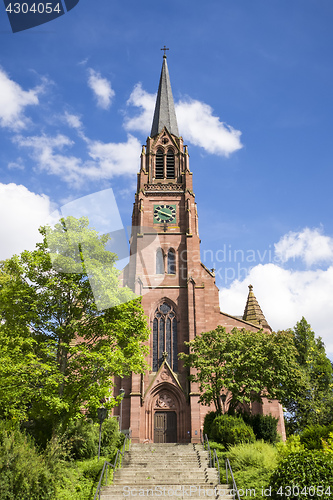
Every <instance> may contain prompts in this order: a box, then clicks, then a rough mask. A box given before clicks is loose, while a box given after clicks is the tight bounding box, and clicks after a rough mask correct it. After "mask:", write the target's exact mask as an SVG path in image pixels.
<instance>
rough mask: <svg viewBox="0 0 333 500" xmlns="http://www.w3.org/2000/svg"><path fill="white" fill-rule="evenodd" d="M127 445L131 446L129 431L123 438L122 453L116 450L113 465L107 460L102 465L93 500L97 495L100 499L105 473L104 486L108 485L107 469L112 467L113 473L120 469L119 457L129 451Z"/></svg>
mask: <svg viewBox="0 0 333 500" xmlns="http://www.w3.org/2000/svg"><path fill="white" fill-rule="evenodd" d="M127 443H128V444H129V446H130V444H131V431H130V433H129V435H126V436H125V441H124V444H123V449H122V451H120V449H118V450H117V454H116V458H115V459H114V462H113V464H111V463H110V462H108V461H107V460H105V462H104V465H103V469H102V472H101V475H100V478H99V482H98V485H97V489H96V493H95V496H94V500H96V499H97V495H98V500H100V498H101V487H102V482H103V477H104V473H105V484H106V485H107V483H108V467H112V468H113V471H115V470H116V469H117V466H119V467H121V462H122V461H120V457H122V458H124V456H125V452H126V451H129V448H128V450H126V445H127ZM118 459H119V464H118Z"/></svg>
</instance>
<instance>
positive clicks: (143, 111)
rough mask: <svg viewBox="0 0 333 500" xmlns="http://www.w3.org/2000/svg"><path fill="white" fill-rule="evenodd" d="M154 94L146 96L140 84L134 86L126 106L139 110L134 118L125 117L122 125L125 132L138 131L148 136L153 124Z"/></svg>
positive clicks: (146, 93)
mask: <svg viewBox="0 0 333 500" xmlns="http://www.w3.org/2000/svg"><path fill="white" fill-rule="evenodd" d="M155 101H156V94H148V92H146V91H145V90H143V88H142V85H141V83H138V84H137V85H135V87H134V90H133V92H132V93H131V95H130V97H129V99H128V101H127V105H128V106H130V105H131V106H135V107H137V108H140V114H139V115H137V116H135V117H134V118H129V117H127V118H126V120H125V123H124V127H125V129H126V130H131V131H139V132H142V133H143V134H147V135H148V134H149V133H150V129H151V126H152V122H153V114H154V109H155Z"/></svg>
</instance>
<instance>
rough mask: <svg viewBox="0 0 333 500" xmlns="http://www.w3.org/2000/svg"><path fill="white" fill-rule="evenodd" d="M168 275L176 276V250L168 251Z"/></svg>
mask: <svg viewBox="0 0 333 500" xmlns="http://www.w3.org/2000/svg"><path fill="white" fill-rule="evenodd" d="M167 273H168V274H176V254H175V252H174V250H172V249H171V248H170V250H169V251H168V269H167Z"/></svg>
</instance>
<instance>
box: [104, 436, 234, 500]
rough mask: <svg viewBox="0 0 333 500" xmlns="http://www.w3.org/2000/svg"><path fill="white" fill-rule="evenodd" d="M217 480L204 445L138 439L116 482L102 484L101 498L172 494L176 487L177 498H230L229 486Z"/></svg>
mask: <svg viewBox="0 0 333 500" xmlns="http://www.w3.org/2000/svg"><path fill="white" fill-rule="evenodd" d="M217 484H218V472H217V470H216V469H214V468H210V467H209V460H208V452H207V451H205V450H203V449H202V446H198V445H193V444H185V445H183V444H175V443H168V444H152V443H151V444H149V445H143V444H138V443H135V444H132V446H131V449H130V451H128V452H126V454H125V458H124V460H123V467H122V468H121V469H118V470H117V471H116V473H115V476H114V483H113V485H111V486H108V487H104V488H103V490H102V492H101V499H102V500H114V499H117V498H118V499H122V500H124V499H126V497H129V498H132V497H133V496H160V497H163V495H164V496H168V497H169V498H171V496H170V494H168V491H171V490H173V493H174V494H173V495H172V498H174V499H175V500H176V499H183V498H189V496H190V498H191V500H199V499H200V500H202V497H203V496H205V497H206V498H213V499H214V498H215V499H216V498H218V499H220V500H224V499H225V500H227V499H228V500H231V499H232V498H233V496H232V495H231V494H230V490H229V487H228V486H227V485H220V486H218V487H217ZM216 487H217V490H214V488H216ZM139 491H141V495H140V492H139ZM154 491H155V495H154V494H153V492H154ZM161 491H162V492H161ZM131 492H132V493H131ZM145 492H146V494H145ZM148 492H150V495H148ZM163 492H164V493H163ZM165 492H166V493H165ZM218 492H219V493H218ZM135 493H136V494H135ZM189 493H190V494H189ZM206 493H207V494H206Z"/></svg>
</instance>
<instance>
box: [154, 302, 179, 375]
mask: <svg viewBox="0 0 333 500" xmlns="http://www.w3.org/2000/svg"><path fill="white" fill-rule="evenodd" d="M163 352H167V353H168V354H167V358H166V359H167V362H168V363H169V365H170V367H171V368H172V369H173V371H174V372H177V371H178V357H177V356H178V348H177V318H176V314H175V312H174V310H173V307H172V306H171V305H169V304H168V303H167V302H163V304H161V305H160V306H159V307H158V308H157V309H156V311H155V315H154V321H153V371H154V372H157V370H158V369H159V367H160V366H161V364H162V362H163Z"/></svg>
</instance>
